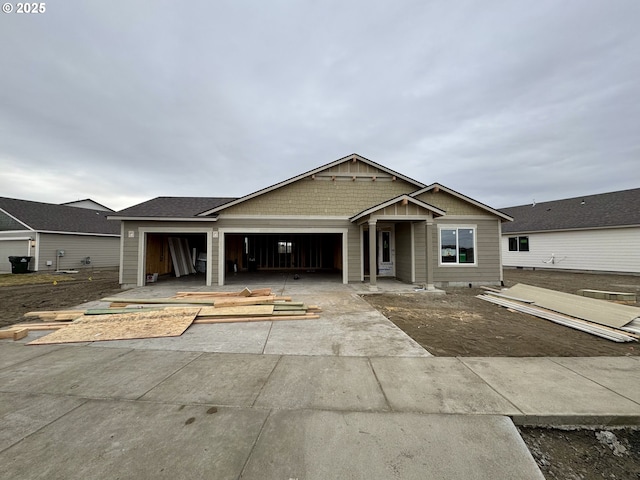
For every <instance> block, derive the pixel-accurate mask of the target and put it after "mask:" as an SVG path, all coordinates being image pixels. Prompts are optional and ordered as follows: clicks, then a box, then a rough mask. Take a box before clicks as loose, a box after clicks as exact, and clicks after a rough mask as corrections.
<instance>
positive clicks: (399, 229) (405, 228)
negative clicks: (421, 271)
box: [395, 222, 412, 283]
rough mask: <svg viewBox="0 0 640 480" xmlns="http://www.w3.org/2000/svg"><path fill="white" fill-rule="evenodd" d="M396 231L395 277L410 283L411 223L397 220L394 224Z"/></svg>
mask: <svg viewBox="0 0 640 480" xmlns="http://www.w3.org/2000/svg"><path fill="white" fill-rule="evenodd" d="M395 232H396V278H397V279H398V280H402V281H403V282H407V283H411V282H412V278H411V270H412V268H411V260H412V254H411V244H412V242H411V224H410V223H408V222H399V223H396V224H395Z"/></svg>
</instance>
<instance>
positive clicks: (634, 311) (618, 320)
mask: <svg viewBox="0 0 640 480" xmlns="http://www.w3.org/2000/svg"><path fill="white" fill-rule="evenodd" d="M504 292H505V293H507V294H509V295H511V296H514V297H519V298H525V299H527V300H532V301H533V303H534V304H535V305H537V306H538V307H542V308H546V309H548V310H553V311H554V312H559V313H563V314H565V315H570V316H572V317H576V318H581V319H583V320H588V321H590V322H594V323H598V324H600V325H606V326H608V327H613V328H620V327H623V326H625V325H626V324H628V323H629V322H631V321H632V320H634V319H635V318H638V317H640V308H638V307H632V306H629V305H618V304H616V303H610V302H607V301H605V300H597V299H595V298H588V297H582V296H580V295H572V294H570V293H564V292H557V291H555V290H549V289H546V288H540V287H534V286H531V285H525V284H523V283H518V284H517V285H514V286H513V287H511V288H508V289H506V290H504Z"/></svg>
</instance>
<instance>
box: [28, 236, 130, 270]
mask: <svg viewBox="0 0 640 480" xmlns="http://www.w3.org/2000/svg"><path fill="white" fill-rule="evenodd" d="M36 247H37V252H38V265H37V269H38V271H40V272H44V271H55V270H56V266H57V268H58V269H59V270H78V269H81V268H105V267H117V266H118V262H119V259H120V237H117V236H94V235H67V234H58V233H39V234H38V240H37V245H36ZM58 250H64V256H63V257H58ZM87 257H89V258H90V259H91V263H89V264H88V265H87V264H85V263H83V260H85V259H86V258H87ZM47 261H49V262H51V265H50V266H47Z"/></svg>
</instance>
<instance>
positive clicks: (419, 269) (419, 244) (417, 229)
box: [413, 222, 427, 283]
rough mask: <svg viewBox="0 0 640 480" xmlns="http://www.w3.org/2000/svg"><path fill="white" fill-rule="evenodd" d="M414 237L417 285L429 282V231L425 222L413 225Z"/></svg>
mask: <svg viewBox="0 0 640 480" xmlns="http://www.w3.org/2000/svg"><path fill="white" fill-rule="evenodd" d="M413 235H414V237H413V238H414V240H413V241H414V243H415V249H416V253H415V255H416V256H415V269H416V279H415V283H426V281H427V230H426V225H425V222H416V223H414V224H413Z"/></svg>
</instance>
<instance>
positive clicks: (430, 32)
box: [0, 0, 640, 210]
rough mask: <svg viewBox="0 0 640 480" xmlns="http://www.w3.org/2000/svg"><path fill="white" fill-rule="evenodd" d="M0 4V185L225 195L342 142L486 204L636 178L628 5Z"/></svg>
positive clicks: (103, 195)
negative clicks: (41, 7)
mask: <svg viewBox="0 0 640 480" xmlns="http://www.w3.org/2000/svg"><path fill="white" fill-rule="evenodd" d="M10 4H11V5H12V6H13V7H14V8H13V9H14V11H13V12H12V13H0V196H5V197H14V198H22V199H27V200H37V201H43V202H50V203H62V202H67V201H72V200H77V199H82V198H87V197H89V198H92V199H94V200H96V201H98V202H100V203H102V204H104V205H107V206H109V207H111V208H113V209H116V210H119V209H123V208H126V207H129V206H131V205H134V204H136V203H139V202H142V201H145V200H148V199H149V198H153V197H156V196H242V195H246V194H248V193H251V192H253V191H256V190H258V189H261V188H264V187H267V186H270V185H272V184H274V183H277V182H279V181H282V180H285V179H287V178H290V177H292V176H295V175H297V174H299V173H302V172H305V171H307V170H310V169H313V168H315V167H318V166H320V165H323V164H325V163H329V162H331V161H334V160H336V159H338V158H341V157H343V156H346V155H349V154H351V153H354V152H355V153H359V154H361V155H363V156H365V157H367V158H369V159H371V160H373V161H375V162H378V163H382V164H383V165H386V166H387V167H389V168H392V169H394V170H397V171H399V172H400V173H402V174H404V175H407V176H409V177H412V178H414V179H416V180H419V181H421V182H423V183H426V184H429V183H432V182H440V183H442V184H444V185H446V186H448V187H450V188H453V189H454V190H457V191H459V192H461V193H464V194H466V195H468V196H471V197H472V198H475V199H476V200H479V201H481V202H484V203H487V204H489V205H491V206H493V207H497V208H500V207H507V206H512V205H521V204H525V203H529V202H531V201H532V200H533V199H535V200H536V201H538V202H541V201H547V200H553V199H558V198H567V197H572V196H581V195H585V194H592V193H601V192H608V191H615V190H623V189H627V188H637V187H640V28H639V27H638V25H640V1H638V0H608V1H604V0H576V1H562V0H542V1H540V0H538V1H535V2H531V1H524V0H522V1H518V0H508V1H498V0H488V1H482V2H480V1H477V0H473V1H463V0H454V1H445V0H443V1H426V0H415V1H411V0H394V1H390V0H385V1H379V0H358V1H349V0H341V1H337V0H326V1H325V0H322V1H317V0H316V1H311V0H295V1H294V0H291V1H284V0H269V1H263V0H251V1H250V0H246V1H242V0H229V1H190V2H177V1H166V0H153V1H131V0H125V1H122V0H109V1H102V2H86V1H79V0H64V1H60V0H56V1H47V2H46V3H45V12H44V13H38V14H33V13H32V14H18V13H16V12H15V10H16V7H17V4H16V2H10Z"/></svg>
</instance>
